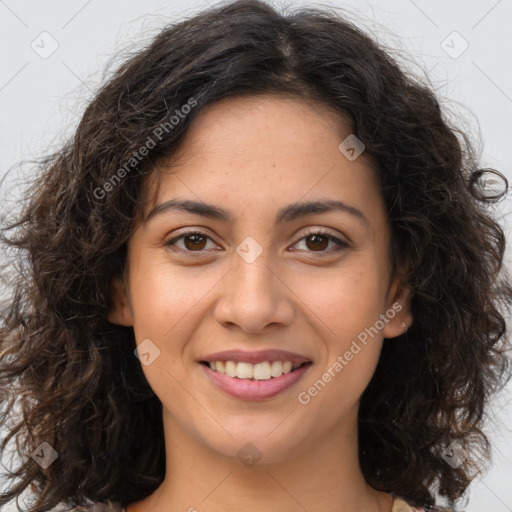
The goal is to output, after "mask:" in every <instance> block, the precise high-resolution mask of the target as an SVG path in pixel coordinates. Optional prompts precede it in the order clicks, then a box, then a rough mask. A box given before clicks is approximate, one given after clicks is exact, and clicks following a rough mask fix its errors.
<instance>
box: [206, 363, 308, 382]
mask: <svg viewBox="0 0 512 512" xmlns="http://www.w3.org/2000/svg"><path fill="white" fill-rule="evenodd" d="M200 363H201V364H202V365H204V366H206V367H208V368H209V369H210V370H212V371H213V372H215V373H219V374H221V375H226V376H227V377H231V378H236V379H244V380H250V381H255V380H257V381H267V380H272V379H278V378H280V377H282V376H283V375H287V374H289V373H293V372H295V371H297V370H299V369H300V368H303V367H305V366H310V365H311V364H312V363H311V361H305V362H292V361H262V362H259V363H249V362H247V361H238V362H237V361H230V360H228V361H200Z"/></svg>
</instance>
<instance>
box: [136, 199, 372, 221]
mask: <svg viewBox="0 0 512 512" xmlns="http://www.w3.org/2000/svg"><path fill="white" fill-rule="evenodd" d="M173 210H175V211H184V212H188V213H191V214H194V215H200V216H202V217H207V218H209V219H214V220H219V221H222V222H229V221H230V220H231V219H232V214H231V213H230V212H229V211H227V210H223V209H222V208H219V207H218V206H214V205H211V204H208V203H204V202H201V201H192V200H189V199H186V200H182V199H169V200H168V201H165V202H163V203H160V204H157V205H156V206H155V207H154V208H153V209H152V210H151V211H150V212H149V214H148V215H147V217H146V219H145V221H144V222H145V223H147V222H149V221H150V220H151V219H153V218H154V217H157V216H159V215H163V214H165V213H167V212H169V211H173ZM332 211H341V212H344V213H348V214H350V215H353V216H354V217H356V218H357V219H359V220H360V221H362V222H363V223H365V224H367V225H368V224H369V221H368V218H367V217H366V216H365V215H364V213H363V212H362V211H361V210H359V209H358V208H356V207H355V206H351V205H349V204H346V203H344V202H342V201H338V200H334V199H320V200H318V201H307V202H298V203H292V204H289V205H287V206H285V207H283V208H281V209H280V210H279V211H278V212H277V214H276V217H275V224H280V223H282V222H291V221H293V220H296V219H299V218H302V217H307V216H308V215H315V214H319V213H328V212H332Z"/></svg>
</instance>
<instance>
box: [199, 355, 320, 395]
mask: <svg viewBox="0 0 512 512" xmlns="http://www.w3.org/2000/svg"><path fill="white" fill-rule="evenodd" d="M223 355H224V356H226V357H232V358H233V359H235V358H237V360H233V359H227V358H226V359H224V358H223V357H222V356H221V354H220V353H219V354H215V357H214V358H213V359H212V360H209V361H206V360H201V361H199V363H200V365H201V366H202V368H203V371H204V374H205V376H206V378H207V381H208V382H209V383H210V384H213V385H214V386H215V387H216V388H217V389H219V390H221V391H222V392H223V393H226V394H227V395H230V396H231V397H235V398H238V399H240V400H251V401H257V400H265V399H270V398H273V397H275V396H277V395H279V394H281V393H284V391H286V390H288V389H290V388H291V387H292V386H293V385H294V384H295V383H297V382H298V381H299V380H300V379H301V378H302V377H303V375H304V374H305V373H306V372H307V371H308V370H309V368H310V367H311V366H312V364H313V362H312V361H310V360H307V359H306V358H304V357H302V356H298V355H297V354H290V353H284V352H280V353H276V352H275V351H274V352H266V353H265V352H260V353H252V354H247V353H244V354H241V353H240V352H237V353H234V352H229V353H227V352H225V353H223ZM272 356H273V357H274V358H272ZM244 359H252V362H250V361H247V360H244ZM290 359H293V360H292V361H290Z"/></svg>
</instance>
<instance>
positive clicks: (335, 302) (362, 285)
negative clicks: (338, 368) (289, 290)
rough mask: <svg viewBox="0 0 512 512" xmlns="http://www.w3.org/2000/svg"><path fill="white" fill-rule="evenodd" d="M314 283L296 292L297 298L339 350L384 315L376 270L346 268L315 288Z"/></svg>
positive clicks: (381, 289)
mask: <svg viewBox="0 0 512 512" xmlns="http://www.w3.org/2000/svg"><path fill="white" fill-rule="evenodd" d="M311 283H312V282H311V280H310V281H308V282H304V283H303V284H302V285H301V286H300V287H299V288H297V290H298V295H299V296H300V297H301V298H302V299H303V302H304V303H305V304H306V305H307V308H308V309H309V311H310V312H312V313H314V315H313V316H312V315H311V313H310V314H309V316H310V317H311V318H316V319H317V320H318V322H317V326H318V329H320V330H321V333H322V336H324V335H325V336H326V338H327V339H329V340H331V344H332V345H333V346H337V348H338V349H339V350H343V348H344V346H345V345H346V343H347V340H349V341H348V344H350V340H351V339H353V338H356V337H357V336H358V334H359V333H361V332H363V331H364V330H365V328H368V327H371V326H372V325H374V324H375V322H376V320H377V319H378V318H379V315H380V314H381V313H382V312H383V308H384V305H385V297H384V290H383V287H382V282H381V279H380V273H379V271H378V269H377V268H376V267H373V266H371V265H366V266H364V268H361V267H358V268H356V267H355V266H352V267H346V268H343V269H339V270H338V271H337V272H336V273H333V272H330V273H329V274H326V275H324V276H322V278H319V279H316V280H315V281H314V283H315V284H314V286H312V284H311ZM319 334H320V333H319Z"/></svg>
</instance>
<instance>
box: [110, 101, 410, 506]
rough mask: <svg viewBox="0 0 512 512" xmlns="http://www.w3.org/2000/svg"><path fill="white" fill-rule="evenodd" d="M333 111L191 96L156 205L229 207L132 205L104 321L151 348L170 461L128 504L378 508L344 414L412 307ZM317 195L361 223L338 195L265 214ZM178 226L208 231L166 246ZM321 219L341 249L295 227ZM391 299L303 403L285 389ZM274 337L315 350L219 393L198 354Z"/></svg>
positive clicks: (312, 377)
mask: <svg viewBox="0 0 512 512" xmlns="http://www.w3.org/2000/svg"><path fill="white" fill-rule="evenodd" d="M341 121H342V120H340V117H339V115H337V114H335V113H333V112H331V111H330V110H328V109H326V108H325V107H324V106H322V105H319V104H316V103H311V102H306V101H305V100H302V99H298V98H292V97H284V96H275V95H266V96H257V97H245V98H228V99H224V100H222V101H220V102H217V103H215V104H212V105H209V106H208V107H206V108H205V109H203V110H202V111H201V112H200V114H199V115H198V116H197V117H196V118H195V119H194V120H193V122H192V124H191V126H190V129H189V131H188V133H187V136H186V138H185V140H184V142H183V144H182V146H181V148H180V152H179V154H176V155H174V157H173V158H171V159H169V160H167V161H165V162H162V163H161V165H160V170H161V171H162V173H163V174H162V181H161V184H160V188H159V190H158V194H157V195H156V202H157V203H161V202H163V201H166V200H168V199H172V198H179V199H190V200H194V201H202V202H206V203H209V204H213V205H216V206H217V207H220V208H223V209H225V210H228V211H229V212H230V213H231V215H232V219H231V220H230V221H228V222H223V221H221V220H215V219H210V218H206V217H204V216H200V215H197V214H192V213H189V212H183V211H178V210H174V211H173V210H171V211H167V212H166V213H164V214H161V215H159V216H155V217H153V218H152V219H151V220H149V221H148V222H146V223H145V222H142V221H141V222H140V223H139V224H138V225H137V226H136V229H135V231H134V233H133V235H132V237H131V239H130V240H129V243H128V257H127V268H126V270H125V274H124V276H123V277H117V278H115V279H114V280H113V281H112V296H113V304H114V305H113V307H112V310H111V312H110V313H109V317H108V319H109V321H111V322H112V323H115V324H120V325H125V326H133V328H134V332H135V337H136V340H137V343H138V344H140V343H141V342H142V340H145V339H147V338H149V339H150V340H151V342H152V343H153V344H154V345H155V346H157V347H158V349H159V350H160V355H159V356H158V357H157V358H156V359H155V360H154V361H153V362H152V363H151V364H149V365H147V366H146V365H142V369H143V371H144V374H145V376H146V378H147V380H148V382H149V384H150V386H151V387H152V389H153V390H154V392H155V393H156V395H157V396H158V397H159V399H160V401H161V402H162V406H163V409H162V410H163V422H164V430H165V449H166V464H167V468H168V469H167V473H166V476H165V480H164V482H163V483H162V485H161V486H160V487H159V488H158V489H157V490H156V491H155V492H154V493H153V494H151V495H150V496H148V497H147V498H146V499H144V500H142V501H139V502H137V503H132V504H130V505H129V506H128V512H149V511H151V512H164V511H166V512H168V511H187V510H188V511H190V512H192V511H194V510H198V511H201V512H203V511H204V512H221V511H222V512H229V511H235V510H236V511H239V510H244V511H246V512H251V511H258V512H260V511H261V510H266V511H269V512H298V511H300V512H303V511H304V510H308V511H310V512H313V511H319V510H322V511H323V512H335V511H336V512H339V511H341V510H343V511H344V512H356V511H357V512H363V511H364V512H389V511H390V510H391V505H392V496H391V495H390V494H387V493H383V492H379V491H377V490H375V489H373V488H371V487H370V486H369V485H368V484H367V483H366V482H365V480H364V477H363V475H362V473H361V469H360V466H359V461H358V452H357V440H358V435H357V413H358V407H359V399H360V396H361V394H362V392H363V391H364V389H365V388H366V386H367V384H368V383H369V381H370V379H371V377H372V375H373V373H374V370H375V367H376V365H377V362H378V359H379V355H380V352H381V348H382V343H383V342H384V340H383V338H393V337H395V336H398V335H400V334H402V333H403V332H404V331H405V330H406V328H407V327H408V326H409V325H410V324H411V323H412V316H411V312H410V305H409V293H410V291H409V290H408V289H407V288H406V287H404V286H402V285H401V283H400V281H399V279H398V277H396V276H392V274H391V263H390V258H389V254H390V249H389V247H390V228H389V225H388V219H387V214H386V208H385V205H384V202H383V199H382V196H381V193H380V190H379V187H378V182H377V179H376V170H375V163H374V162H372V161H371V160H370V158H369V157H367V155H366V154H365V153H364V152H363V154H362V155H361V156H359V157H358V158H357V159H356V160H354V161H350V160H348V159H347V158H346V157H345V156H344V155H343V154H342V153H341V152H340V150H339V149H338V145H339V144H340V142H341V141H342V140H344V139H345V137H347V136H348V135H349V134H350V133H351V131H350V126H349V125H348V124H346V123H342V122H341ZM156 181H157V180H156V178H155V175H154V174H151V175H149V179H148V181H147V182H146V184H145V187H144V195H145V197H146V199H148V205H147V208H146V210H145V214H147V213H148V211H149V210H150V209H151V207H152V206H153V205H154V202H153V203H152V202H151V200H150V199H151V198H153V197H154V195H155V194H156V190H157V189H156ZM318 199H334V200H340V201H343V202H345V203H347V204H349V205H351V206H354V207H356V208H358V209H359V210H360V211H361V212H362V213H363V214H364V216H365V218H366V221H364V220H361V218H359V217H357V216H356V215H352V214H350V213H347V212H343V211H338V210H334V211H330V212H324V213H317V214H313V215H308V216H307V217H302V218H298V219H295V220H293V221H291V222H282V223H281V224H278V225H275V224H274V217H275V215H276V212H277V211H278V210H279V209H280V208H282V207H284V206H286V205H288V204H290V203H294V202H297V201H311V200H318ZM183 228H196V229H200V231H204V232H206V234H207V235H208V237H209V238H206V239H201V238H200V239H199V240H198V239H193V238H192V239H190V237H189V238H182V239H180V240H179V241H176V242H175V244H174V246H165V242H166V241H169V240H172V239H173V238H175V237H177V236H179V235H180V234H183V231H184V230H183ZM320 228H322V229H325V230H327V231H328V232H329V235H332V236H334V237H336V238H338V239H340V240H342V241H345V242H347V243H348V244H349V245H348V247H342V248H341V250H339V251H336V250H335V249H336V247H337V245H336V243H335V242H334V241H332V240H331V241H330V242H329V243H327V242H328V241H329V239H328V238H327V239H325V238H320V239H314V237H311V236H307V237H306V235H307V234H308V230H311V231H318V229H320ZM247 236H251V237H253V238H254V239H255V240H256V241H257V242H258V244H259V245H260V246H261V248H262V251H263V252H262V253H261V255H260V256H259V257H258V258H257V259H256V260H255V261H253V262H252V263H248V262H247V261H245V260H244V259H243V258H242V257H240V256H239V254H238V253H237V252H236V248H237V247H238V246H239V244H240V243H241V242H242V241H243V240H244V239H245V238H246V237H247ZM304 237H306V238H304ZM315 242H316V244H317V245H315ZM318 246H320V247H318ZM187 251H188V252H187ZM321 254H325V255H326V256H324V257H322V256H321ZM397 303H399V304H400V305H401V310H400V312H398V313H396V315H395V316H394V318H392V319H389V320H388V321H387V322H386V323H385V325H384V328H383V329H382V330H380V331H379V333H378V335H376V336H374V337H373V338H369V342H368V343H367V345H366V346H364V345H361V344H359V345H361V347H363V348H362V350H360V352H358V353H357V355H354V357H353V359H352V360H351V361H350V362H348V364H347V365H346V366H344V367H343V369H342V371H341V372H338V373H337V374H336V376H335V377H334V378H332V379H331V381H330V382H329V383H328V384H327V385H326V386H325V387H324V388H323V389H322V390H321V391H320V392H319V393H318V394H317V395H316V396H314V397H312V398H311V400H310V402H309V403H307V404H306V405H303V404H302V403H300V402H299V401H298V398H297V397H298V394H299V393H300V392H301V391H307V390H308V388H309V387H310V386H312V385H313V383H315V381H317V380H318V379H320V378H321V377H322V374H323V373H324V372H325V371H326V370H327V369H328V368H329V367H332V366H333V363H334V362H335V361H336V360H337V357H338V356H340V355H341V356H343V354H344V353H345V352H346V351H347V350H348V349H349V348H350V346H351V343H352V342H353V340H356V339H357V336H358V334H360V333H361V332H363V331H364V329H365V328H369V327H370V326H374V325H375V323H376V321H377V320H378V319H379V317H380V315H382V314H385V312H386V311H387V310H389V308H391V307H392V305H393V304H397ZM386 318H387V317H386ZM386 342H387V343H392V342H393V340H392V339H391V340H388V341H386ZM272 348H278V349H282V350H289V351H292V352H296V353H299V354H301V355H304V356H306V357H307V358H308V359H310V360H311V361H312V362H313V364H312V366H311V367H310V368H309V370H308V371H307V372H306V373H305V374H304V376H303V377H302V378H301V379H300V380H299V381H298V382H297V383H295V384H294V385H293V386H292V387H291V388H289V389H288V390H286V391H285V392H283V393H281V394H279V395H278V396H276V397H274V398H269V399H265V400H263V401H260V402H254V401H246V400H241V399H237V398H234V397H231V396H229V395H227V394H225V393H224V392H223V391H221V390H219V389H218V388H216V387H215V386H214V385H213V384H212V383H211V382H210V381H209V379H208V378H207V377H206V375H205V372H204V368H203V367H202V366H201V365H200V364H199V363H198V360H200V359H201V358H202V357H205V356H206V355H208V354H212V353H214V352H217V351H221V350H227V349H241V350H248V351H256V350H263V349H272ZM248 442H250V443H252V444H253V445H254V446H256V447H257V450H258V451H259V453H261V459H260V460H259V461H258V463H257V464H255V465H253V466H250V467H249V466H246V465H244V464H243V463H242V462H241V461H240V460H239V458H238V457H237V452H238V451H239V450H240V449H241V448H242V447H244V445H246V443H248Z"/></svg>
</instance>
